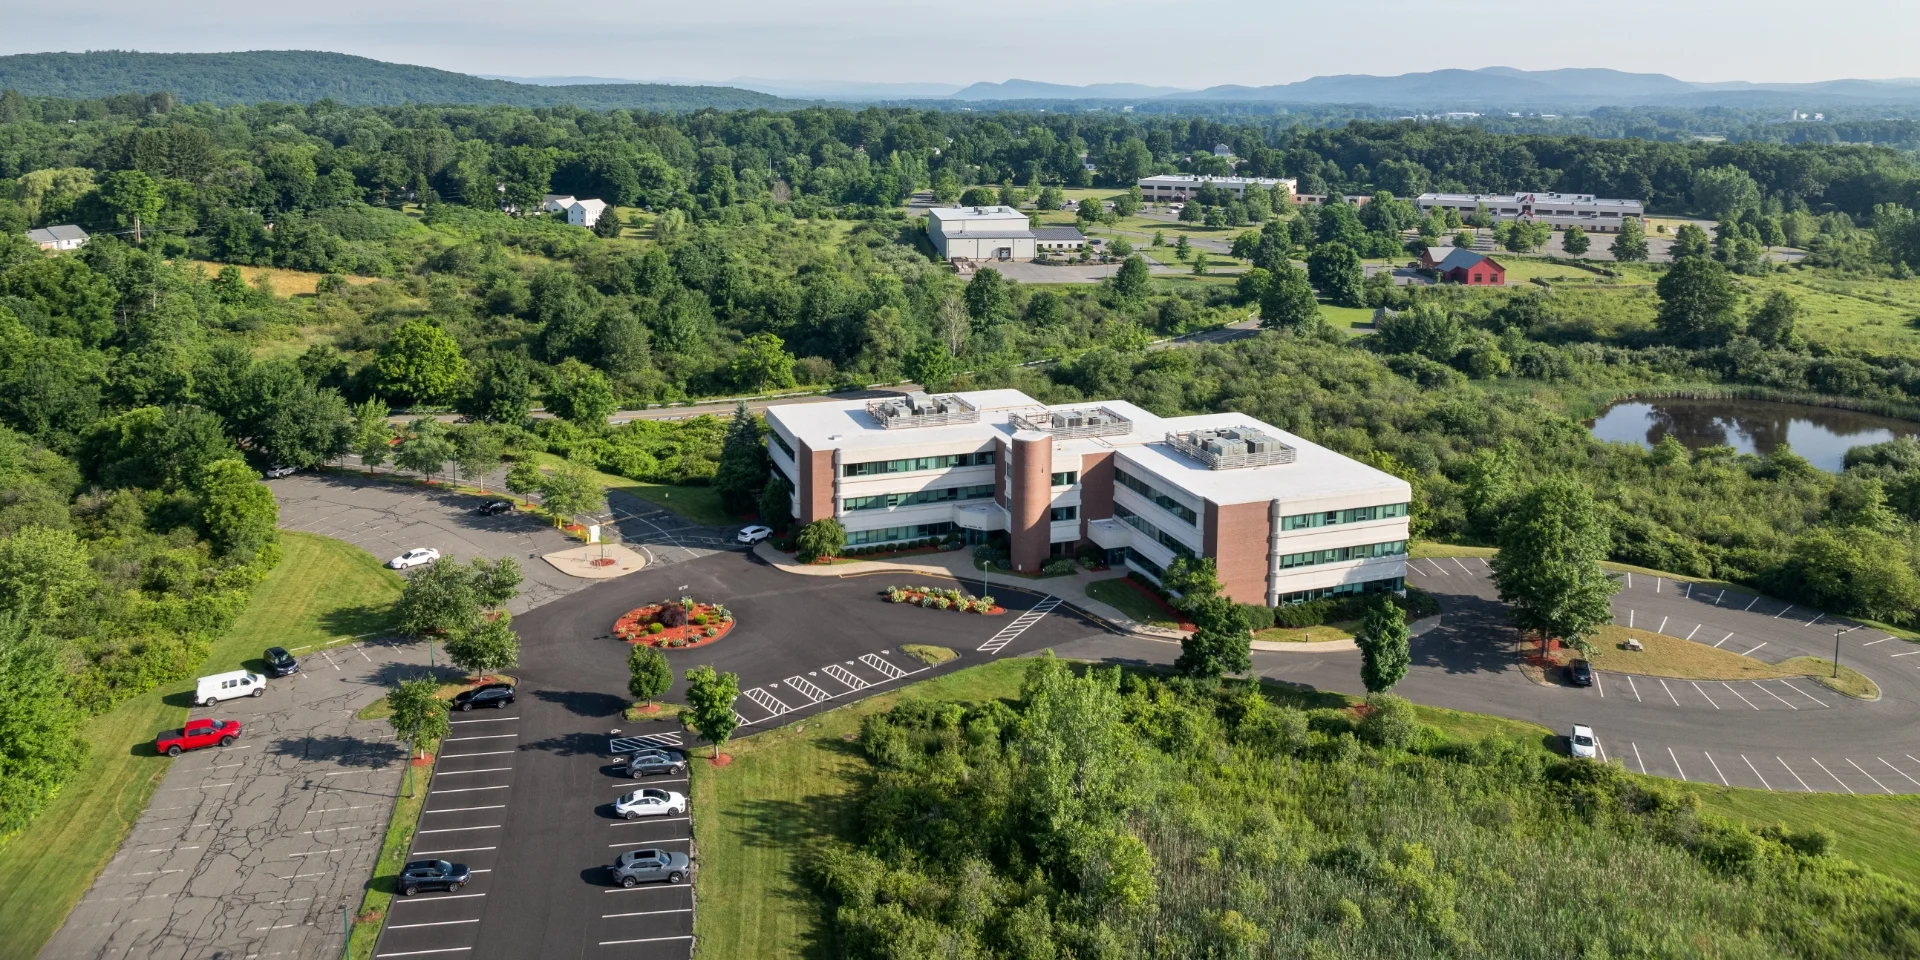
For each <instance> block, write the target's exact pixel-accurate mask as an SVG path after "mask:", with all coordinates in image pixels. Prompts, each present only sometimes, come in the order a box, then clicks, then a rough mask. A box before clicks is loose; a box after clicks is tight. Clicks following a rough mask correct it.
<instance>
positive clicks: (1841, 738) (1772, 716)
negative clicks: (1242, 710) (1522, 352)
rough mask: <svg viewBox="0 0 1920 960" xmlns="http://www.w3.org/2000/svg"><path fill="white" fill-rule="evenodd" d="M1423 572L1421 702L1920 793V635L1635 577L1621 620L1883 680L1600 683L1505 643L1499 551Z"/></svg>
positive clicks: (1788, 775) (1637, 767) (1268, 665)
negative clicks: (1564, 672) (1545, 677)
mask: <svg viewBox="0 0 1920 960" xmlns="http://www.w3.org/2000/svg"><path fill="white" fill-rule="evenodd" d="M1409 575H1410V576H1409V579H1410V581H1411V582H1412V583H1414V585H1416V586H1418V587H1420V588H1422V589H1424V590H1427V591H1429V592H1431V593H1433V594H1434V595H1435V596H1436V597H1438V598H1439V600H1440V605H1441V609H1442V611H1443V613H1444V616H1443V618H1442V620H1441V623H1440V625H1439V626H1438V627H1436V628H1434V629H1432V630H1429V631H1427V632H1426V633H1424V634H1422V635H1421V636H1419V637H1417V638H1415V640H1414V641H1413V667H1412V669H1411V670H1409V671H1408V673H1407V677H1406V679H1404V680H1402V681H1401V682H1400V684H1399V685H1398V686H1397V687H1395V688H1394V692H1395V693H1398V694H1401V695H1403V696H1406V697H1407V698H1409V699H1411V700H1414V701H1416V702H1419V703H1424V704H1430V705H1432V706H1438V707H1448V708H1452V709H1456V710H1467V711H1472V712H1475V713H1490V714H1496V715H1499V716H1504V717H1511V718H1513V719H1516V720H1526V721H1531V722H1534V723H1538V724H1540V725H1542V726H1545V727H1547V728H1549V729H1551V730H1555V731H1559V732H1562V733H1564V732H1565V731H1566V730H1567V729H1568V728H1569V727H1571V726H1572V725H1573V724H1575V723H1584V724H1587V725H1589V726H1591V727H1593V728H1594V732H1595V734H1596V735H1597V736H1598V737H1599V740H1600V745H1601V748H1602V749H1603V750H1604V751H1605V753H1606V756H1607V759H1608V760H1609V761H1612V762H1616V763H1621V764H1623V765H1624V766H1625V767H1626V768H1627V769H1629V770H1632V771H1634V772H1644V773H1649V774H1653V775H1656V776H1663V777H1671V778H1677V779H1684V780H1688V781H1692V782H1698V783H1709V784H1714V785H1719V786H1734V787H1752V788H1755V789H1767V790H1793V791H1821V792H1834V793H1839V792H1848V793H1862V794H1874V793H1920V645H1915V644H1912V643H1908V642H1906V641H1902V640H1899V639H1894V638H1890V637H1888V636H1887V634H1885V633H1883V632H1881V631H1878V630H1874V629H1873V628H1870V627H1866V628H1858V629H1854V628H1855V627H1856V625H1855V624H1854V623H1853V622H1852V621H1848V620H1844V619H1842V620H1836V619H1834V618H1830V617H1827V616H1825V615H1824V614H1819V613H1818V612H1817V611H1812V610H1802V609H1800V608H1797V607H1793V606H1791V605H1789V604H1787V603H1785V602H1784V601H1779V600H1774V599H1771V598H1766V597H1755V596H1754V595H1752V594H1743V593H1734V592H1732V591H1724V592H1723V591H1721V590H1719V589H1718V588H1714V589H1712V590H1708V589H1694V588H1692V587H1690V586H1688V585H1687V584H1676V583H1675V582H1673V581H1671V580H1666V579H1664V578H1658V577H1653V578H1649V577H1645V576H1634V577H1633V578H1631V581H1630V583H1629V581H1627V580H1626V579H1625V578H1623V581H1622V582H1623V587H1624V589H1622V590H1621V592H1620V593H1619V594H1617V595H1616V596H1615V597H1614V600H1613V607H1614V612H1615V618H1616V620H1617V621H1618V622H1619V623H1620V624H1622V625H1627V624H1629V623H1631V624H1632V625H1633V626H1636V627H1640V628H1643V629H1648V630H1657V631H1659V632H1663V633H1668V634H1672V635H1675V636H1680V637H1690V638H1691V639H1692V640H1694V641H1695V642H1698V643H1705V644H1708V645H1710V646H1711V645H1716V644H1717V645H1719V646H1720V647H1721V649H1731V650H1733V651H1734V652H1736V653H1746V654H1749V655H1751V656H1753V657H1755V658H1756V659H1761V660H1767V661H1769V662H1777V661H1780V660H1785V659H1788V658H1790V657H1796V656H1815V657H1822V658H1825V657H1829V656H1831V655H1832V653H1833V632H1834V630H1835V629H1840V630H1848V631H1849V632H1847V633H1845V634H1843V635H1842V636H1841V648H1840V660H1841V663H1842V664H1844V665H1846V666H1850V667H1852V668H1854V669H1855V670H1858V671H1860V672H1861V673H1864V674H1866V675H1867V676H1868V677H1871V678H1872V679H1873V681H1874V682H1875V683H1876V684H1878V685H1879V687H1880V691H1881V698H1880V699H1879V700H1877V701H1873V702H1862V701H1858V700H1853V699H1851V698H1848V697H1843V696H1841V695H1840V694H1838V693H1835V692H1833V691H1831V690H1829V689H1827V688H1826V687H1824V686H1822V685H1820V684H1818V683H1814V682H1812V681H1811V680H1804V679H1792V680H1769V681H1762V682H1759V683H1706V682H1699V683H1695V682H1692V681H1685V680H1658V679H1652V678H1647V677H1627V676H1625V675H1621V674H1611V673H1601V674H1600V677H1599V682H1598V684H1597V685H1596V686H1594V687H1591V688H1584V689H1583V688H1575V687H1571V686H1564V685H1561V686H1543V685H1541V684H1537V683H1534V682H1533V681H1531V680H1528V679H1527V678H1526V677H1525V676H1524V675H1523V674H1522V673H1521V671H1520V668H1519V667H1520V663H1519V660H1518V659H1517V658H1516V657H1515V656H1514V655H1513V654H1511V653H1508V652H1506V651H1505V649H1504V648H1505V647H1506V646H1508V644H1509V643H1510V642H1511V641H1512V640H1513V639H1514V634H1513V628H1512V627H1511V626H1510V625H1508V623H1507V619H1506V612H1505V609H1504V607H1503V606H1502V605H1501V604H1500V602H1499V601H1498V600H1497V599H1496V598H1495V591H1494V588H1493V584H1492V582H1491V580H1490V579H1489V577H1488V569H1487V565H1486V563H1485V561H1482V560H1479V559H1475V558H1461V559H1457V560H1455V559H1443V560H1415V561H1412V562H1411V563H1410V564H1409ZM1058 650H1059V652H1060V653H1061V655H1063V656H1076V657H1084V658H1087V659H1092V660H1105V661H1111V662H1132V663H1142V664H1149V663H1152V664H1165V663H1169V662H1171V661H1172V659H1173V657H1174V655H1175V654H1176V653H1177V648H1176V647H1174V646H1173V645H1171V644H1167V643H1156V642H1153V641H1148V640H1142V639H1138V638H1133V637H1125V638H1116V637H1112V636H1104V637H1096V638H1093V639H1091V640H1084V641H1077V642H1073V643H1068V644H1065V645H1063V646H1061V647H1059V648H1058ZM1253 663H1254V669H1255V670H1256V671H1257V672H1258V673H1259V675H1260V676H1261V677H1263V678H1265V679H1269V680H1277V681H1283V682H1289V683H1298V684H1305V685H1308V686H1312V687H1315V688H1318V689H1323V690H1336V691H1340V692H1343V693H1350V694H1359V693H1363V692H1364V690H1363V688H1362V687H1361V685H1360V655H1359V654H1358V653H1357V652H1352V651H1347V652H1334V653H1258V652H1256V653H1255V654H1254V655H1253Z"/></svg>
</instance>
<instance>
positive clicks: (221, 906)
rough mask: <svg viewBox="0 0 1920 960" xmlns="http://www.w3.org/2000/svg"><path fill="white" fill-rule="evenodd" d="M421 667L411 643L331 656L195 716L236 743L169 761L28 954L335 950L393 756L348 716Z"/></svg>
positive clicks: (399, 755)
mask: <svg viewBox="0 0 1920 960" xmlns="http://www.w3.org/2000/svg"><path fill="white" fill-rule="evenodd" d="M425 662H426V649H425V648H424V647H422V646H420V645H417V644H389V643H382V642H370V643H365V644H354V645H351V646H343V647H336V648H333V649H331V650H327V651H323V652H318V653H312V654H308V655H305V656H302V657H300V663H301V672H300V673H298V674H296V675H294V676H293V677H292V678H289V679H284V680H274V681H271V683H270V685H269V688H268V693H267V694H266V695H265V696H263V697H260V698H258V699H251V698H249V699H243V700H237V701H229V702H227V703H224V704H221V705H220V706H219V707H217V708H214V709H211V710H208V709H203V708H199V707H195V708H194V709H193V713H192V715H193V716H194V717H205V716H213V717H219V718H223V719H225V718H231V719H236V720H239V721H240V722H241V723H242V724H243V725H244V727H245V729H244V732H243V735H242V738H241V740H240V742H239V743H237V744H235V745H234V746H232V747H227V748H217V747H216V748H209V749H206V750H201V751H196V752H194V753H189V754H185V755H183V756H181V757H180V758H179V759H177V760H175V761H173V762H172V765H171V766H170V767H169V768H168V769H167V773H166V777H165V779H163V780H162V781H161V783H160V788H159V790H158V791H157V792H156V793H155V794H154V798H153V801H152V802H151V804H150V805H149V806H148V807H147V810H146V812H145V813H144V814H143V815H142V816H141V818H140V820H139V822H138V823H137V824H135V825H134V828H133V830H132V832H131V833H130V834H128V837H127V839H126V841H125V842H124V843H122V844H121V847H120V850H119V852H118V853H116V854H115V855H114V857H113V859H112V860H111V861H110V862H109V863H108V864H107V866H106V869H105V870H103V871H102V872H101V874H100V876H99V877H98V878H96V879H95V880H94V884H93V887H92V888H91V889H90V890H88V891H87V894H86V896H85V897H84V898H83V899H82V900H81V901H80V903H79V905H78V906H76V907H75V908H74V910H73V912H72V913H71V914H69V915H68V917H67V921H66V925H65V926H63V927H61V928H60V931H59V933H57V934H55V936H54V938H53V939H52V940H51V941H49V942H48V944H47V946H46V947H45V948H44V949H43V950H41V952H40V956H41V957H43V958H46V960H66V958H79V957H86V958H129V960H147V958H156V960H173V958H181V960H204V958H208V957H231V958H240V957H263V958H264V957H281V958H291V960H301V958H306V960H324V958H331V957H337V956H339V955H340V950H341V931H342V924H343V918H342V915H341V911H342V910H343V909H357V908H358V907H359V903H360V895H361V888H362V885H363V884H365V883H366V879H367V877H368V875H369V874H370V873H371V872H372V869H373V861H374V858H375V857H376V856H377V855H378V853H379V845H380V837H381V835H382V832H383V829H384V827H385V825H386V822H387V816H388V813H389V811H390V810H391V809H392V798H393V796H394V792H395V789H396V787H397V785H398V783H399V781H400V777H401V775H402V773H403V771H404V759H405V751H404V749H403V748H401V747H399V746H397V745H395V744H394V743H393V741H392V734H391V732H390V730H389V728H388V727H387V725H386V723H385V722H381V721H362V720H355V719H353V712H354V711H355V710H357V709H358V708H360V707H362V706H364V705H366V704H367V703H369V702H371V701H373V700H374V699H376V698H378V697H379V696H381V695H382V694H383V693H384V692H385V690H386V688H387V686H388V685H389V684H390V683H392V682H393V681H394V680H395V679H396V677H398V676H401V675H409V676H410V675H412V674H414V673H416V672H418V671H420V670H421V669H422V665H423V664H424V663H425ZM154 732H155V733H158V732H159V731H154ZM144 749H148V750H150V749H151V745H150V744H149V745H147V746H146V747H145V748H144ZM153 762H156V763H158V762H161V761H158V760H156V761H153Z"/></svg>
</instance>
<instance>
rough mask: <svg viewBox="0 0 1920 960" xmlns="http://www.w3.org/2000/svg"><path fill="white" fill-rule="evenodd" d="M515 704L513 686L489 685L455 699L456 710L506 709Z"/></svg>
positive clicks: (509, 684)
mask: <svg viewBox="0 0 1920 960" xmlns="http://www.w3.org/2000/svg"><path fill="white" fill-rule="evenodd" d="M512 702H513V684H511V683H489V684H487V685H485V686H480V687H474V688H473V689H472V690H468V691H466V692H465V693H462V694H460V695H459V696H457V697H454V698H453V708H454V709H455V710H472V709H473V708H474V707H505V706H506V705H507V704H509V703H512Z"/></svg>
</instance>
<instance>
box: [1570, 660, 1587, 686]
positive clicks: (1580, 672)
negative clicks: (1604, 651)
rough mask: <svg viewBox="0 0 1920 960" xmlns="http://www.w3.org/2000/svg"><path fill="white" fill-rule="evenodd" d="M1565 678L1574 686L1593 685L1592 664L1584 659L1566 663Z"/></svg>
mask: <svg viewBox="0 0 1920 960" xmlns="http://www.w3.org/2000/svg"><path fill="white" fill-rule="evenodd" d="M1567 679H1569V680H1572V681H1573V685H1574V686H1576V687H1591V686H1593V664H1591V663H1588V662H1587V661H1585V660H1575V661H1573V662H1572V663H1569V664H1567Z"/></svg>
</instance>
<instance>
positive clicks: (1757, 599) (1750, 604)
mask: <svg viewBox="0 0 1920 960" xmlns="http://www.w3.org/2000/svg"><path fill="white" fill-rule="evenodd" d="M1759 602H1760V597H1759V595H1758V594H1755V595H1754V598H1753V599H1752V600H1748V601H1747V605H1746V606H1744V607H1741V608H1740V612H1741V613H1746V612H1747V611H1748V610H1752V609H1753V605H1754V604H1756V603H1759Z"/></svg>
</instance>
